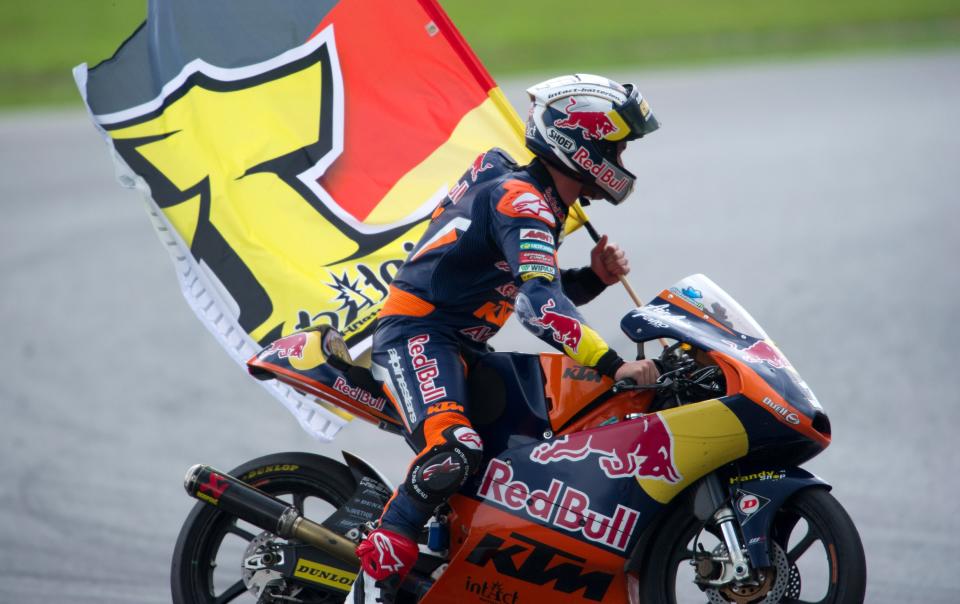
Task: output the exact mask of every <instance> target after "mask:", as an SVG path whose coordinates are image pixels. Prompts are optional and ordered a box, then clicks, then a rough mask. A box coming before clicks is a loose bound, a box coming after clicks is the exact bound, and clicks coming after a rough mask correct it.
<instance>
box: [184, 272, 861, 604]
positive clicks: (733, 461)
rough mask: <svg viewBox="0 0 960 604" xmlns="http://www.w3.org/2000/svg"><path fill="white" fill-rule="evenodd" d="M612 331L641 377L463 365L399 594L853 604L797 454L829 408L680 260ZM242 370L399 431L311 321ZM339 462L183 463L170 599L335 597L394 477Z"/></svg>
mask: <svg viewBox="0 0 960 604" xmlns="http://www.w3.org/2000/svg"><path fill="white" fill-rule="evenodd" d="M576 327H579V326H576ZM621 327H622V329H623V331H624V332H625V333H626V334H627V336H629V338H631V339H632V340H633V341H634V342H636V343H637V344H638V351H639V356H642V354H643V343H644V342H648V341H658V342H660V343H661V344H662V345H663V350H662V352H661V353H660V355H659V364H660V368H661V376H660V378H659V379H658V381H657V383H656V384H647V385H642V384H640V385H638V384H635V383H632V382H618V383H614V382H613V381H612V380H610V379H608V378H606V377H604V376H601V375H600V374H599V373H598V372H596V371H595V370H593V369H591V368H587V367H583V366H579V365H577V364H575V363H574V362H572V361H571V360H570V359H569V358H568V357H566V356H564V355H561V354H555V353H544V354H539V355H531V354H519V353H499V352H490V353H487V354H483V355H480V356H479V357H478V358H476V359H472V360H471V367H470V372H469V386H470V388H469V394H470V397H471V400H472V401H474V402H475V403H476V404H475V405H474V406H473V408H474V409H476V413H475V414H474V416H473V417H471V420H472V422H473V425H474V427H475V429H476V430H477V432H478V433H479V434H480V435H481V437H482V439H483V442H484V461H483V464H482V466H481V470H480V471H479V472H478V473H477V474H476V475H475V476H474V477H473V478H471V479H469V480H468V481H467V482H466V483H465V484H464V485H463V487H462V488H461V489H460V491H459V493H458V494H457V495H455V496H453V497H452V498H451V499H450V500H449V502H448V503H447V504H444V505H442V506H440V507H439V508H438V509H437V510H436V513H435V514H434V516H433V518H432V519H431V520H430V522H429V523H428V525H427V527H426V528H425V529H424V531H423V533H422V535H421V539H420V552H421V555H420V557H419V560H418V561H417V563H416V566H415V568H414V569H413V570H412V571H411V572H410V573H409V575H408V576H407V579H406V580H405V582H404V584H403V585H402V591H401V594H400V598H401V599H400V601H401V602H411V603H412V602H421V603H423V604H433V603H438V602H454V601H456V602H471V603H472V602H478V603H486V604H528V603H535V602H546V601H550V602H554V603H558V604H559V603H563V602H584V601H593V602H610V603H627V602H642V603H644V604H666V603H671V604H672V603H682V602H704V601H706V602H710V603H721V602H735V603H739V604H746V603H751V604H759V603H764V604H773V603H776V602H790V603H799V602H819V603H832V604H838V603H840V604H847V603H853V602H863V598H864V591H865V584H866V563H865V560H864V553H863V547H862V545H861V542H860V537H859V535H858V533H857V529H856V527H855V526H854V524H853V522H852V521H851V520H850V517H849V516H848V515H847V513H846V512H845V511H844V509H843V508H842V507H841V506H840V504H839V503H838V502H837V501H836V499H834V497H833V496H832V495H831V494H830V489H831V487H830V485H828V484H827V483H825V482H824V481H822V480H821V479H819V478H818V477H816V476H814V475H812V474H810V473H809V472H807V471H805V470H803V469H801V468H800V467H799V466H800V464H802V463H803V462H805V461H807V460H809V459H810V458H812V457H813V456H815V455H817V454H818V453H820V452H821V451H822V450H823V449H824V448H826V447H827V445H828V444H829V443H830V439H831V434H830V421H829V420H828V418H827V415H826V414H825V413H824V411H823V409H822V407H821V406H820V404H819V402H818V401H817V398H816V397H815V396H814V394H813V392H812V391H811V390H810V388H808V387H807V385H806V383H805V382H804V381H803V379H801V377H800V375H799V374H798V373H797V372H796V370H795V369H794V368H793V367H792V366H791V364H790V363H789V361H788V360H787V359H786V357H785V356H784V355H783V354H782V353H781V352H780V350H779V349H778V348H777V347H776V346H775V345H774V344H773V342H772V341H771V340H770V338H769V337H768V336H767V334H766V333H765V332H764V331H763V329H762V328H761V327H760V326H759V325H758V324H757V323H756V321H754V320H753V318H752V317H751V316H750V315H749V314H748V313H747V312H746V311H745V310H744V309H743V308H742V307H741V306H740V305H739V304H738V303H737V302H736V301H734V300H733V298H731V297H730V296H729V295H728V294H727V293H726V292H724V291H723V290H722V289H721V288H720V287H719V286H717V285H716V284H714V283H713V282H712V281H710V280H709V279H708V278H707V277H705V276H703V275H694V276H691V277H687V278H686V279H683V280H681V281H680V282H679V283H677V284H676V285H674V286H673V287H670V288H668V289H665V290H663V291H662V292H660V294H659V295H658V296H657V297H656V298H654V299H653V300H652V301H651V302H650V303H648V304H647V305H645V306H641V307H639V308H636V309H635V310H633V311H631V312H629V313H627V315H626V316H624V317H623V319H622V321H621ZM551 328H553V329H555V330H556V329H563V326H562V325H552V326H551ZM248 367H249V371H250V372H251V373H252V374H253V375H254V376H255V377H257V378H259V379H276V380H280V381H282V382H285V383H287V384H290V385H292V386H293V387H294V388H296V389H298V390H300V391H301V392H304V393H307V394H309V395H312V396H313V397H315V398H316V399H317V401H318V403H320V404H326V405H334V406H336V407H338V408H340V409H342V410H344V411H347V412H349V413H350V414H352V415H354V416H356V417H359V418H361V419H364V420H367V421H370V422H372V423H374V424H376V425H377V426H379V427H380V428H381V429H382V430H384V431H387V432H392V433H396V434H402V430H401V419H400V417H399V415H398V413H397V411H396V409H394V408H393V407H392V406H391V405H390V404H389V402H388V400H387V397H386V396H385V394H384V392H383V391H382V389H381V387H380V384H378V383H377V382H376V381H375V380H374V379H373V377H372V376H371V374H370V372H369V371H368V370H367V369H364V368H362V367H360V366H358V365H356V364H354V363H353V362H352V360H351V358H350V355H349V353H348V351H347V347H346V345H345V343H344V341H343V338H342V337H341V335H340V334H339V333H338V332H337V331H336V330H334V329H332V328H330V327H327V326H314V327H310V328H308V329H305V330H302V331H299V332H296V333H294V334H292V335H289V336H286V337H283V338H280V339H279V340H277V341H275V342H273V343H272V344H270V345H269V346H268V347H266V348H264V349H263V350H262V351H261V352H260V353H258V354H257V355H256V356H255V357H254V358H252V359H250V361H249V362H248ZM343 457H344V460H343V463H341V462H339V461H336V460H333V459H329V458H326V457H322V456H319V455H313V454H308V453H279V454H275V455H269V456H266V457H262V458H259V459H255V460H253V461H250V462H247V463H245V464H243V465H241V466H239V467H237V468H234V469H233V470H232V471H230V472H229V473H228V472H222V471H219V470H216V469H214V468H211V467H209V466H203V465H197V466H194V467H193V468H191V469H190V470H189V471H188V473H187V476H186V480H185V487H186V490H187V492H188V493H189V494H190V495H191V496H193V497H195V498H197V499H199V500H200V503H198V504H197V505H196V506H195V507H194V509H193V510H192V512H191V513H190V515H189V517H188V518H187V520H186V522H185V523H184V526H183V528H182V530H181V533H180V536H179V539H178V541H177V545H176V551H175V553H174V557H173V567H172V577H171V583H172V589H173V597H174V601H175V602H176V603H177V604H187V603H189V604H199V603H204V604H207V603H222V602H230V601H233V600H235V599H243V598H245V599H246V600H248V601H252V600H256V601H257V602H261V603H281V602H283V603H291V602H304V603H306V602H311V603H313V602H339V601H342V600H343V599H344V598H345V596H346V594H347V592H348V591H349V590H350V587H351V584H352V582H353V581H354V580H355V578H356V575H357V572H358V568H359V564H358V561H357V559H356V557H355V555H354V552H353V550H354V548H355V546H356V544H357V542H358V541H359V540H360V539H361V538H362V534H363V530H364V527H369V526H370V525H371V523H373V522H375V521H376V519H377V518H378V517H379V516H380V512H381V509H382V508H383V505H384V504H385V502H386V501H387V499H388V498H389V497H390V494H391V491H392V486H391V485H390V483H389V482H388V481H387V480H386V479H385V478H384V477H383V476H381V475H380V474H379V473H378V472H377V471H376V470H375V469H373V468H372V467H370V466H369V465H368V464H366V463H365V462H363V461H362V460H361V459H360V458H358V457H356V456H354V455H352V454H349V453H346V452H344V453H343ZM382 555H383V557H384V559H382V560H380V563H381V564H383V565H387V566H388V567H389V565H391V564H399V560H395V559H391V558H390V553H389V551H384V552H382Z"/></svg>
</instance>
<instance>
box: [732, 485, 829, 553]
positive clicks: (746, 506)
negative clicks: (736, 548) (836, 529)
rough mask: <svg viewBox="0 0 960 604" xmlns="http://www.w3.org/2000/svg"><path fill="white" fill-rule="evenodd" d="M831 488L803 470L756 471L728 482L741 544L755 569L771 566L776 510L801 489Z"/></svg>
mask: <svg viewBox="0 0 960 604" xmlns="http://www.w3.org/2000/svg"><path fill="white" fill-rule="evenodd" d="M810 487H823V488H826V489H827V490H829V489H831V488H832V487H831V486H830V485H829V484H827V483H826V482H824V481H823V480H821V479H820V478H818V477H817V476H815V475H813V474H811V473H810V472H807V471H806V470H804V469H802V468H788V469H785V470H757V471H756V472H751V473H750V474H744V475H740V476H732V477H730V478H729V479H728V481H727V488H728V489H729V492H730V501H731V502H732V504H733V509H734V512H735V513H736V515H737V521H738V523H739V524H740V532H741V534H742V535H743V542H744V545H746V546H747V550H748V552H749V556H750V563H751V564H752V565H753V567H754V568H763V567H766V566H770V548H769V545H770V544H769V540H770V528H771V526H772V525H773V519H774V517H775V516H776V513H777V510H779V509H780V506H782V505H783V504H784V503H785V502H786V501H787V500H788V499H789V498H790V497H792V496H793V495H794V494H795V493H797V492H798V491H800V490H802V489H807V488H810Z"/></svg>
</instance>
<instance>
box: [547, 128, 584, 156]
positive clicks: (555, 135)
mask: <svg viewBox="0 0 960 604" xmlns="http://www.w3.org/2000/svg"><path fill="white" fill-rule="evenodd" d="M547 138H549V139H550V140H552V141H553V142H554V144H556V145H557V146H558V147H560V148H561V149H563V150H564V151H567V152H570V151H573V148H574V147H576V146H577V144H576V143H575V142H573V139H572V138H570V137H569V136H567V135H565V134H561V133H560V131H559V130H557V129H556V128H547Z"/></svg>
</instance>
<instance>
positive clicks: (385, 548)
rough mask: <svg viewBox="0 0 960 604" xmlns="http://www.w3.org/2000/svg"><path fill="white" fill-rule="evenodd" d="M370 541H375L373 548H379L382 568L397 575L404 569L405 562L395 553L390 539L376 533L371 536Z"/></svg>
mask: <svg viewBox="0 0 960 604" xmlns="http://www.w3.org/2000/svg"><path fill="white" fill-rule="evenodd" d="M370 540H371V541H373V546H374V547H375V548H377V556H378V558H379V560H378V562H379V564H380V568H382V569H383V570H385V571H388V572H391V573H395V572H397V571H399V570H400V569H401V568H403V562H401V561H400V558H399V557H398V556H397V553H396V552H395V551H393V543H391V542H390V539H389V538H388V537H387V536H386V535H384V534H383V533H377V532H374V533H371V534H370Z"/></svg>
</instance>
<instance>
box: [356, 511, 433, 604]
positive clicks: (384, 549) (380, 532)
mask: <svg viewBox="0 0 960 604" xmlns="http://www.w3.org/2000/svg"><path fill="white" fill-rule="evenodd" d="M418 553H419V550H418V548H417V544H416V542H415V541H414V540H413V539H410V538H409V537H406V536H404V535H401V534H399V533H395V532H393V531H389V530H386V529H383V528H378V529H374V530H373V531H371V532H370V533H369V534H368V535H367V537H366V538H365V539H364V540H363V541H362V542H361V543H360V545H358V546H357V556H358V557H359V558H360V573H359V574H358V575H357V580H356V581H354V583H353V588H352V589H351V590H350V595H348V596H347V602H348V603H349V604H393V602H395V601H396V596H397V591H398V590H399V589H400V584H401V583H402V582H403V578H404V577H406V576H407V573H408V572H410V569H412V568H413V565H414V563H415V562H416V561H417V554H418Z"/></svg>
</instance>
